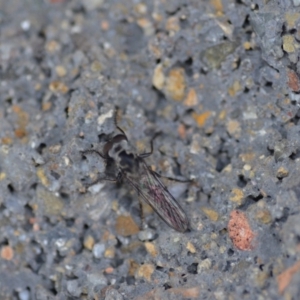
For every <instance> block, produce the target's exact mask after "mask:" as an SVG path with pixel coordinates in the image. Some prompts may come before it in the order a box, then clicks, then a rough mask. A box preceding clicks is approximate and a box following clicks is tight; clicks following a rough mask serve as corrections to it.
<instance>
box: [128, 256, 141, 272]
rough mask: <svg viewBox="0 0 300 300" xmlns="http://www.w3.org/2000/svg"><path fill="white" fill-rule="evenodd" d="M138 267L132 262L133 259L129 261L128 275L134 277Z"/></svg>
mask: <svg viewBox="0 0 300 300" xmlns="http://www.w3.org/2000/svg"><path fill="white" fill-rule="evenodd" d="M138 267H139V265H138V263H137V262H136V261H134V260H133V259H129V270H128V275H129V276H134V275H135V273H136V271H137V269H138Z"/></svg>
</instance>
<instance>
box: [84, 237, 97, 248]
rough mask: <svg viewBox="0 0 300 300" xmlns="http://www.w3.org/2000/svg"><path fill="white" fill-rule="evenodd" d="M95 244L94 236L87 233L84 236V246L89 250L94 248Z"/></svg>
mask: <svg viewBox="0 0 300 300" xmlns="http://www.w3.org/2000/svg"><path fill="white" fill-rule="evenodd" d="M94 244H95V239H94V237H93V236H91V235H87V236H86V237H85V238H84V241H83V246H84V248H86V249H88V250H92V249H93V246H94Z"/></svg>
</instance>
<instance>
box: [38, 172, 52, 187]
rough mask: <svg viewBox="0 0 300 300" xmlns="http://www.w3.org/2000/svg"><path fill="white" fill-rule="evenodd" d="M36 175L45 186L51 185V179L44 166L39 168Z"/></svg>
mask: <svg viewBox="0 0 300 300" xmlns="http://www.w3.org/2000/svg"><path fill="white" fill-rule="evenodd" d="M36 175H37V177H38V178H39V180H40V181H41V183H42V184H43V185H44V186H49V181H48V178H47V176H46V174H45V170H44V169H43V168H41V167H40V168H37V170H36Z"/></svg>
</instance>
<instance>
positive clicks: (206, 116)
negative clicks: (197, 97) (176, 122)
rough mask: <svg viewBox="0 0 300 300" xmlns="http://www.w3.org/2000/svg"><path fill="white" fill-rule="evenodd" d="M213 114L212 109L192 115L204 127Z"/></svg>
mask: <svg viewBox="0 0 300 300" xmlns="http://www.w3.org/2000/svg"><path fill="white" fill-rule="evenodd" d="M211 115H212V112H211V111H205V112H203V113H201V114H196V113H193V114H192V117H193V119H194V120H195V121H196V123H197V124H198V126H199V127H203V126H204V125H205V123H206V121H207V120H208V119H209V117H210V116H211Z"/></svg>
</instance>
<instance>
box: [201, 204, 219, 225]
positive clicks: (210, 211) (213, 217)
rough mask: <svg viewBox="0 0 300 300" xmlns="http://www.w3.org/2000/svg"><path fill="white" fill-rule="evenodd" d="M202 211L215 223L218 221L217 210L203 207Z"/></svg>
mask: <svg viewBox="0 0 300 300" xmlns="http://www.w3.org/2000/svg"><path fill="white" fill-rule="evenodd" d="M202 211H203V212H204V213H205V215H206V216H207V217H208V218H209V219H210V220H211V221H214V222H216V221H218V218H219V214H218V213H217V212H216V211H215V210H213V209H211V208H208V207H202Z"/></svg>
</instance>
